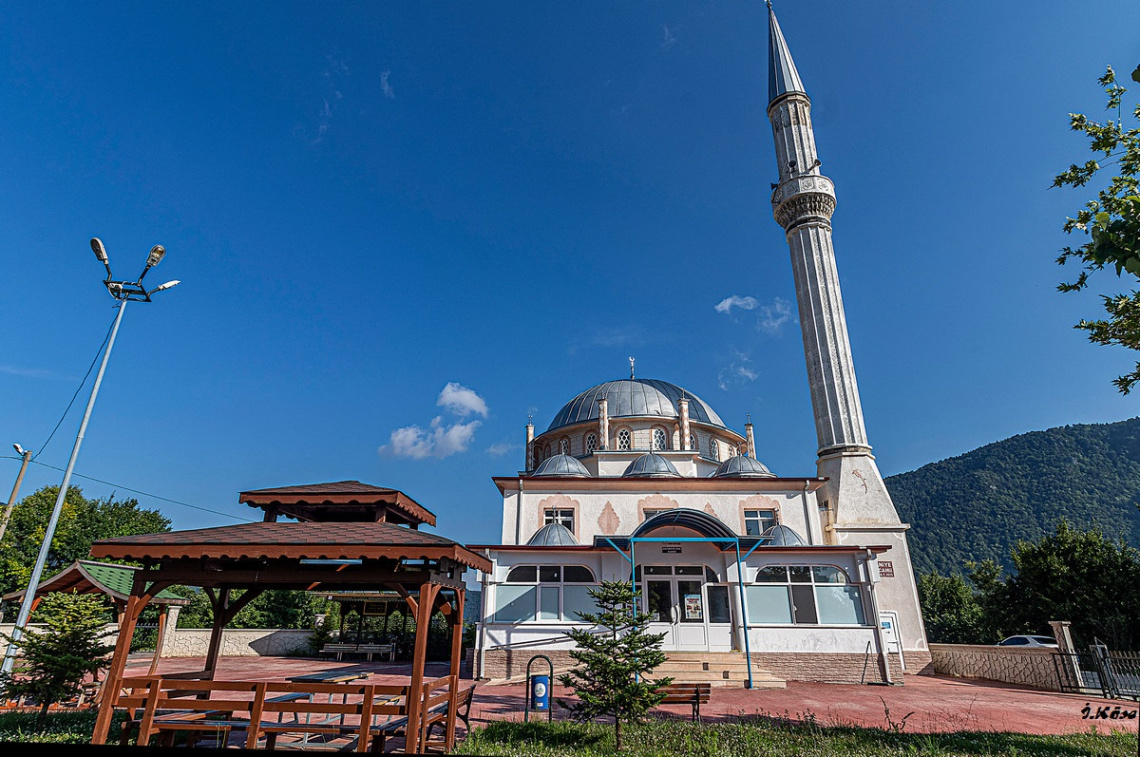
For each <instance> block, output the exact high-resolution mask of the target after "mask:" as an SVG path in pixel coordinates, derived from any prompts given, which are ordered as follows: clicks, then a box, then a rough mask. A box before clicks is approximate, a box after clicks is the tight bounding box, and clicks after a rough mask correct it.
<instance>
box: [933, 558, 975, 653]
mask: <svg viewBox="0 0 1140 757" xmlns="http://www.w3.org/2000/svg"><path fill="white" fill-rule="evenodd" d="M918 598H919V602H921V604H922V619H923V621H925V623H926V635H927V636H928V637H929V639H930V641H932V642H934V643H937V644H980V643H984V640H983V639H981V638H980V630H981V629H980V625H981V623H980V621H981V617H982V608H981V605H979V604H978V599H977V597H976V596H975V595H974V589H973V587H971V586H970V584H969V583H968V582H967V581H966V580H965V579H964V578H962V576H960V575H957V574H955V575H952V576H943V575H939V574H938V573H933V572H931V573H925V574H922V575H919V577H918Z"/></svg>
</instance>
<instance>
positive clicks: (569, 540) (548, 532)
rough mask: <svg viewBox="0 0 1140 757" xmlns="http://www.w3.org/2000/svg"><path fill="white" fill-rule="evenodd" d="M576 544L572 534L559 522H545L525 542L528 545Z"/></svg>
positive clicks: (570, 545)
mask: <svg viewBox="0 0 1140 757" xmlns="http://www.w3.org/2000/svg"><path fill="white" fill-rule="evenodd" d="M577 544H578V540H577V539H575V538H574V534H573V533H571V531H570V529H568V528H566V526H564V525H562V524H561V523H547V524H546V525H545V526H543V527H542V528H540V529H538V530H537V531H535V532H534V536H532V537H530V541H528V542H527V543H526V545H527V546H528V547H574V546H577Z"/></svg>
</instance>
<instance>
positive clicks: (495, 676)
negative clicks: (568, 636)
mask: <svg viewBox="0 0 1140 757" xmlns="http://www.w3.org/2000/svg"><path fill="white" fill-rule="evenodd" d="M536 654H544V655H546V656H547V657H549V658H550V661H551V662H552V663H554V675H556V676H557V675H558V674H560V673H565V672H566V671H568V670H570V669H571V668H572V667H574V665H575V663H574V660H573V659H571V657H570V650H568V649H545V650H534V649H491V650H488V651H486V652H484V653H483V669H482V670H480V671H477V675H478V677H479V678H489V679H491V680H494V681H498V680H503V679H515V680H523V679H525V678H526V664H527V663H528V662H530V659H531V658H532V657H534V656H535V655H536ZM475 664H476V666H478V664H479V654H478V653H476V654H475ZM549 670H550V669H549V668H548V667H547V666H546V662H545V661H544V660H539V661H538V662H536V663H535V664H534V666H533V667H532V668H531V671H530V672H531V673H532V674H534V675H539V674H543V675H545V674H547V673H548V672H549Z"/></svg>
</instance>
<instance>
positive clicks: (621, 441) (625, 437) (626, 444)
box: [617, 428, 633, 452]
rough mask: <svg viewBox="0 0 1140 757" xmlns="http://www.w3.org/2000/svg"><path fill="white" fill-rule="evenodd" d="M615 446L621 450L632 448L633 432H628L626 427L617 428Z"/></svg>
mask: <svg viewBox="0 0 1140 757" xmlns="http://www.w3.org/2000/svg"><path fill="white" fill-rule="evenodd" d="M617 448H618V449H619V450H622V451H623V452H625V451H628V450H631V449H633V434H631V433H630V431H629V429H628V428H623V429H619V430H618V432H617Z"/></svg>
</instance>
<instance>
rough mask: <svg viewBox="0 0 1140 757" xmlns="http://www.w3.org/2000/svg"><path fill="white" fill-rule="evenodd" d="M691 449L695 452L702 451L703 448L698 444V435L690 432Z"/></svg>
mask: <svg viewBox="0 0 1140 757" xmlns="http://www.w3.org/2000/svg"><path fill="white" fill-rule="evenodd" d="M689 449H690V450H692V451H693V452H700V451H701V448H700V447H699V446H697V435H696V434H689Z"/></svg>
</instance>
